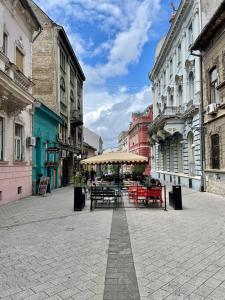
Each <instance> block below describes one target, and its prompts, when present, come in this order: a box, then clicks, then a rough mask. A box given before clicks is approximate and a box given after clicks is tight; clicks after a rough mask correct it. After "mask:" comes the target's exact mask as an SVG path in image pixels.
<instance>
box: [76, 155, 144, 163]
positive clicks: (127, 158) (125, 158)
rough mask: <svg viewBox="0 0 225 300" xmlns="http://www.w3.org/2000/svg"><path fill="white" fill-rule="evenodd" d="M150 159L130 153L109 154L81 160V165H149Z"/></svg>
mask: <svg viewBox="0 0 225 300" xmlns="http://www.w3.org/2000/svg"><path fill="white" fill-rule="evenodd" d="M147 163H148V158H147V157H145V156H141V155H137V154H133V153H130V152H109V153H106V154H101V155H97V156H93V157H89V158H87V159H83V160H81V164H84V165H104V164H105V165H110V164H117V165H123V164H124V165H125V164H127V165H128V164H129V165H135V164H147Z"/></svg>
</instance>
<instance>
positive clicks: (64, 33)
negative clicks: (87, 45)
mask: <svg viewBox="0 0 225 300" xmlns="http://www.w3.org/2000/svg"><path fill="white" fill-rule="evenodd" d="M57 26H58V28H59V34H61V37H62V39H63V41H64V42H65V44H66V46H67V47H66V48H67V50H68V51H69V53H70V55H71V57H72V58H73V59H74V62H75V65H76V67H77V68H78V70H79V72H80V75H81V78H82V80H83V81H85V79H86V78H85V75H84V72H83V70H82V68H81V65H80V63H79V61H78V59H77V57H76V54H75V52H74V50H73V47H72V45H71V43H70V41H69V39H68V36H67V34H66V32H65V30H64V28H63V27H62V26H60V25H57Z"/></svg>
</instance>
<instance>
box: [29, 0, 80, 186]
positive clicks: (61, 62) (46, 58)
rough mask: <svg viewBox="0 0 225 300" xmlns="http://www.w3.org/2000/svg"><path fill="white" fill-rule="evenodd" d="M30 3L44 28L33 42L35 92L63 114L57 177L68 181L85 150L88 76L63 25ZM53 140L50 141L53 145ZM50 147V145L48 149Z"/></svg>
mask: <svg viewBox="0 0 225 300" xmlns="http://www.w3.org/2000/svg"><path fill="white" fill-rule="evenodd" d="M29 3H30V5H31V7H32V9H33V11H34V13H35V14H36V16H37V18H38V20H39V22H40V23H41V25H42V27H43V30H42V32H41V34H40V35H39V36H38V37H37V39H36V40H35V42H34V43H33V55H32V58H33V80H34V83H35V87H34V96H35V97H36V98H37V99H38V100H39V101H40V102H43V103H44V104H45V105H47V106H48V107H49V108H50V109H52V110H53V111H54V112H55V113H56V114H58V115H59V116H60V118H61V119H62V120H63V122H62V123H61V124H60V125H59V133H58V136H57V145H58V147H59V154H60V163H59V168H58V172H59V173H58V174H57V176H58V178H61V185H67V184H68V183H69V181H70V178H71V176H72V175H73V170H74V168H75V165H76V164H77V161H78V160H77V157H80V156H81V154H82V152H83V126H82V125H83V82H84V81H85V76H84V73H83V71H82V68H81V66H80V64H79V61H78V59H77V57H76V55H75V53H74V51H73V48H72V46H71V44H70V41H69V39H68V37H67V35H66V33H65V31H64V29H63V27H62V26H60V25H58V24H56V23H55V22H54V21H52V20H51V19H50V18H49V17H48V16H47V15H46V14H45V13H44V12H43V11H42V10H41V9H40V7H38V6H37V5H36V4H35V3H34V2H33V1H32V0H29ZM53 142H54V141H53V140H49V141H48V145H47V148H48V147H52V144H53ZM46 150H48V149H46Z"/></svg>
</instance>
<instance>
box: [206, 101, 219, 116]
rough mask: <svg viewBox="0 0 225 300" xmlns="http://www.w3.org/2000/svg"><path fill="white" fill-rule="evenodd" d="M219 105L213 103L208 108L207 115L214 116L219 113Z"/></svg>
mask: <svg viewBox="0 0 225 300" xmlns="http://www.w3.org/2000/svg"><path fill="white" fill-rule="evenodd" d="M217 108H218V104H217V103H211V104H209V105H208V106H207V107H206V114H207V115H212V114H215V113H216V112H217Z"/></svg>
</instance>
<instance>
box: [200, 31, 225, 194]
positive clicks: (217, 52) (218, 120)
mask: <svg viewBox="0 0 225 300" xmlns="http://www.w3.org/2000/svg"><path fill="white" fill-rule="evenodd" d="M224 28H225V25H223V27H222V28H220V30H219V31H218V32H217V34H214V36H213V39H212V40H211V41H209V43H208V44H209V45H210V46H209V47H208V48H207V49H205V50H204V51H203V103H204V109H206V107H207V105H209V104H210V78H209V71H210V70H211V69H212V68H213V67H216V68H217V72H218V77H219V84H221V83H222V82H223V81H224V80H225V63H224V61H225V58H224V54H225V34H222V35H221V32H222V31H223V29H224ZM219 95H220V104H223V103H225V89H224V88H221V89H220V90H219ZM204 126H205V179H206V191H208V192H213V193H216V194H222V195H225V110H224V108H222V107H219V108H218V110H217V112H216V113H215V114H213V115H207V114H206V113H205V114H204ZM213 134H219V137H220V169H218V170H215V169H212V156H211V147H212V144H211V135H213Z"/></svg>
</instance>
